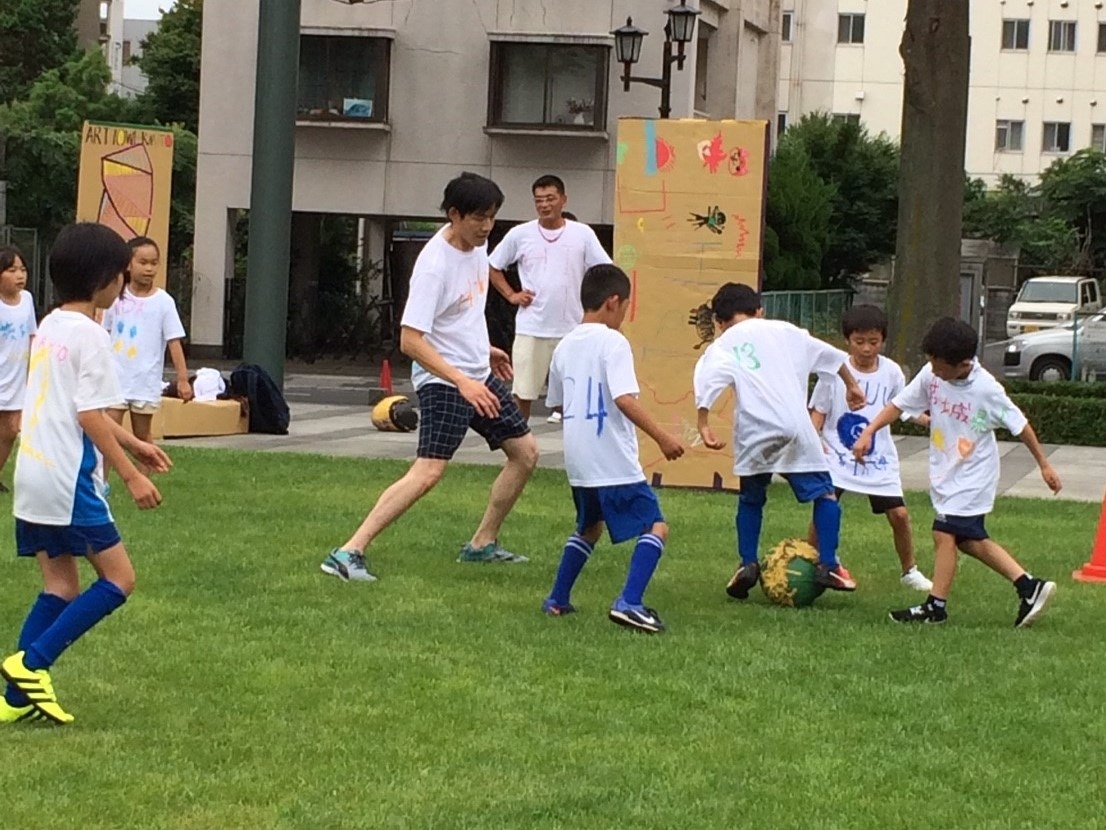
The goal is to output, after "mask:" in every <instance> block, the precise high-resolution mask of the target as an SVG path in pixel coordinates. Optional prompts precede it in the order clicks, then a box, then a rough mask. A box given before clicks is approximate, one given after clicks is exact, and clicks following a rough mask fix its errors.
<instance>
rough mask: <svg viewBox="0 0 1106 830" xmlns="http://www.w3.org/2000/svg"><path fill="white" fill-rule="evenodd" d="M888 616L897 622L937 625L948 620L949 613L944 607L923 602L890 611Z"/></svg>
mask: <svg viewBox="0 0 1106 830" xmlns="http://www.w3.org/2000/svg"><path fill="white" fill-rule="evenodd" d="M889 616H890V617H891V619H892V620H894V621H895V622H897V623H928V624H929V625H939V624H940V623H943V622H945V621H946V620H948V618H949V613H948V611H946V610H945V609H944V608H938V607H937V606H936V605H934V604H933V603H932V602H923V603H922V604H921V605H913V606H911V607H910V608H904V609H902V610H901V611H892V612H891V613H890V615H889Z"/></svg>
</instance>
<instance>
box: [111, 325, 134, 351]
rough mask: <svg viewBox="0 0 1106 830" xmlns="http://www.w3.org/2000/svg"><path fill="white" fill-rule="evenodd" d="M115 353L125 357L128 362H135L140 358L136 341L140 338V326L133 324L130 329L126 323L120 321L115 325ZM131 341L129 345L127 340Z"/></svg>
mask: <svg viewBox="0 0 1106 830" xmlns="http://www.w3.org/2000/svg"><path fill="white" fill-rule="evenodd" d="M115 334H116V339H115V346H114V349H115V353H116V354H121V355H124V356H125V357H126V358H127V360H134V359H135V358H136V357H138V347H137V346H136V345H135V343H134V341H135V340H136V339H137V338H138V326H136V325H134V324H133V323H132V324H131V325H130V326H129V327H128V326H127V323H126V321H124V320H118V321H116V323H115ZM128 339H129V340H130V345H129V346H128V345H127V340H128Z"/></svg>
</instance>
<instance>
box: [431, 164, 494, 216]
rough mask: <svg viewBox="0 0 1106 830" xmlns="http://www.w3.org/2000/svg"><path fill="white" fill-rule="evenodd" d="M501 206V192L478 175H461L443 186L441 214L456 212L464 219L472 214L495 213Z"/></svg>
mask: <svg viewBox="0 0 1106 830" xmlns="http://www.w3.org/2000/svg"><path fill="white" fill-rule="evenodd" d="M502 206H503V191H502V190H500V189H499V185H497V184H496V183H495V182H493V181H492V180H491V179H489V178H486V177H484V176H481V175H479V174H478V173H469V172H465V173H462V174H461V175H460V176H458V177H457V178H455V179H453V180H452V181H450V183H449V184H447V185H446V186H445V193H444V194H443V197H442V212H443V213H446V214H448V213H449V212H450V211H451V210H456V211H457V212H458V213H459V214H461V218H464V217H466V216H468V215H469V214H472V213H496V212H497V211H498V210H499V209H500V208H501V207H502Z"/></svg>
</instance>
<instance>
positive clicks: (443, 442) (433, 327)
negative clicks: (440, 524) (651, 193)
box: [322, 173, 538, 582]
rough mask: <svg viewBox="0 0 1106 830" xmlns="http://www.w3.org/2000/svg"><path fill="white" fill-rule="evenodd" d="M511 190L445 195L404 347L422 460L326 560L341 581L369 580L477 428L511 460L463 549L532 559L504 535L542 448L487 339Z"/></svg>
mask: <svg viewBox="0 0 1106 830" xmlns="http://www.w3.org/2000/svg"><path fill="white" fill-rule="evenodd" d="M502 204H503V192H502V191H501V190H500V189H499V187H498V186H497V185H496V184H495V182H493V181H491V180H490V179H486V178H484V177H483V176H478V175H476V174H475V173H462V174H461V175H460V176H458V177H457V178H456V179H453V180H452V181H451V182H450V183H449V184H448V185H446V189H445V198H444V199H443V201H442V209H443V210H444V211H445V214H446V216H448V217H449V225H447V226H446V227H444V228H442V229H441V230H440V231H438V233H437V234H436V235H435V236H434V238H433V239H431V240H430V241H429V242H427V243H426V247H424V248H423V250H422V253H420V254H419V257H418V260H417V261H416V262H415V269H414V272H413V273H412V275H411V288H410V291H409V293H408V298H407V305H406V307H405V308H404V311H403V319H402V321H401V323H400V326H401V332H400V348H401V349H402V350H403V353H404V354H405V355H407V356H408V357H410V358H411V359H412V360H413V361H414V363H413V365H412V367H411V370H412V371H411V380H412V382H413V383H414V385H415V390H416V392H417V393H418V396H419V445H418V451H417V458H416V459H415V462H414V463H413V464H412V465H411V467H410V469H409V470H408V471H407V473H406V474H405V475H404V476H403V478H401V479H400V480H399V481H397V482H396V483H395V484H393V485H392V486H391V487H389V488H388V489H387V490H385V491H384V492H383V493H382V494H381V495H380V498H379V499H377V502H376V505H375V506H374V507H373V509H372V510H371V511H370V512H369V515H368V516H366V517H365V520H364V521H363V522H362V523H361V526H360V527H359V528H358V529H357V532H356V533H354V534H353V536H352V537H351V538H350V539H349V541H348V542H346V543H345V544H344V545H342V547H340V548H335V549H334V550H332V551H331V552H330V554H329V555H328V556H327V558H326V560H325V561H324V562H323V564H322V570H323V572H324V573H328V574H330V575H332V576H337V577H339V578H340V579H343V580H347V581H348V580H355V581H361V582H371V581H372V580H374V579H375V578H376V577H374V576H373V575H372V574H371V573H369V570H368V566H367V564H366V562H365V556H364V551H365V548H366V547H367V546H368V545H369V543H370V542H372V541H373V539H375V538H376V537H377V536H378V535H379V534H380V533H381V532H382V531H383V530H384V529H385V528H386V527H388V526H389V525H390V524H391V523H392V522H394V521H395V520H396V519H398V518H399V517H400V516H402V515H403V514H404V513H405V512H407V510H408V508H410V507H411V506H412V505H413V504H414V503H415V502H416V501H418V500H419V499H421V498H422V497H423V496H424V495H426V494H427V493H428V492H429V491H430V490H431V489H432V488H433V487H434V485H435V484H437V483H438V481H440V480H441V477H442V476H443V475H444V474H445V470H446V467H447V466H448V464H449V461H450V459H451V458H453V454H454V453H455V452H456V451H457V449H458V447H460V446H461V441H462V440H464V437H465V434H466V433H467V432H468V430H469V428H470V427H471V428H472V429H473V430H475V431H476V432H478V433H479V434H480V435H482V436H483V437H484V439H485V440H486V441H487V442H488V446H489V447H491V448H492V449H493V450H498V449H502V450H503V452H504V453H505V454H506V456H507V463H506V464H505V465H504V466H503V470H502V472H500V474H499V476H498V477H497V478H496V480H495V483H494V484H492V491H491V496H490V498H489V500H488V507H487V510H486V511H485V513H484V518H483V521H481V522H480V526H479V527H478V528H477V529H476V533H475V534H474V535H473V537H472V539H471V541H470V542H469V543H468V544H466V545H465V546H464V547H463V548H462V549H461V556H460V558H459V560H458V561H461V562H525V561H526V557H525V556H519V555H518V554H514V553H511V552H509V551H507V550H505V549H504V548H502V547H501V546H500V545H499V541H498V536H499V529H500V527H501V526H502V524H503V521H504V520H505V519H506V518H507V514H508V513H509V512H510V510H511V508H512V507H513V506H514V504H515V501H516V500H517V499H518V497H519V495H520V494H521V493H522V488H523V487H525V486H526V482H527V481H528V480H529V478H530V474H531V473H532V472H533V471H534V467H535V466H537V463H538V445H537V442H536V441H535V440H534V436H533V434H532V433H531V432H530V427H529V426H528V425H527V423H526V419H525V418H523V417H522V413H521V412H519V410H518V407H517V406H516V405H515V403H514V401H512V400H511V396H510V393H509V392H508V391H507V387H506V386H505V385H504V384H503V383H502V381H503V380H509V379H510V377H511V365H510V361H509V359H508V357H507V354H506V353H505V352H503V351H501V350H499V349H494V348H492V346H491V343H490V342H489V340H488V326H487V321H486V320H485V319H484V305H485V301H486V300H487V286H488V282H487V280H488V257H487V241H488V234H489V233H491V230H492V227H493V226H494V225H495V214H496V212H497V211H498V210H499V207H500V205H502Z"/></svg>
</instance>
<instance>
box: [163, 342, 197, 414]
mask: <svg viewBox="0 0 1106 830" xmlns="http://www.w3.org/2000/svg"><path fill="white" fill-rule="evenodd" d="M169 358H170V359H171V360H172V361H173V368H174V369H175V370H176V372H177V394H178V395H180V397H181V400H182V401H190V400H192V398H193V397H194V396H193V394H192V384H191V383H189V382H188V364H187V363H186V362H185V360H184V349H183V348H182V347H181V344H180V340H170V341H169Z"/></svg>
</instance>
